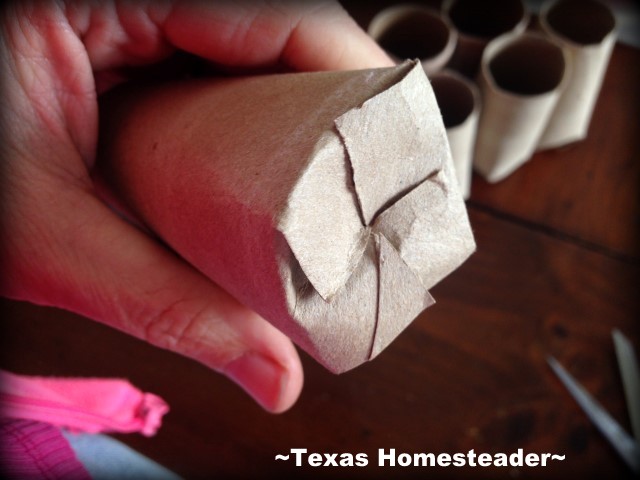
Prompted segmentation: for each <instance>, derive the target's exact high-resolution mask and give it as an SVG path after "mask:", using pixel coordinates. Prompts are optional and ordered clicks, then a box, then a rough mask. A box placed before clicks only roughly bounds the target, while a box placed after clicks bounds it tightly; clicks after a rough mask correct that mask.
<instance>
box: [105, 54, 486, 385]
mask: <svg viewBox="0 0 640 480" xmlns="http://www.w3.org/2000/svg"><path fill="white" fill-rule="evenodd" d="M100 125H101V136H100V147H99V149H98V151H99V152H100V157H99V159H98V163H97V168H98V175H99V176H100V177H101V178H103V179H104V181H105V182H106V184H107V185H109V186H110V188H111V189H112V190H113V195H115V196H116V197H117V198H119V199H120V200H121V201H122V202H123V203H124V204H126V205H127V207H128V209H129V211H130V212H132V213H133V214H134V215H135V216H136V217H138V218H139V219H140V221H141V222H142V223H143V224H144V225H146V226H147V227H148V228H149V229H150V230H152V231H153V232H155V233H156V234H157V235H158V236H160V237H161V238H162V239H163V241H164V242H166V243H167V245H169V246H170V247H171V248H173V249H174V250H175V251H176V252H177V253H178V254H180V255H181V256H182V257H183V258H184V259H185V260H187V261H188V262H189V263H191V264H192V265H194V266H195V267H196V268H198V269H199V270H200V271H201V272H203V273H204V274H205V275H207V276H208V277H209V278H211V279H212V280H213V281H215V282H216V283H217V284H218V285H220V286H221V287H222V288H224V289H226V290H227V291H228V292H229V293H231V294H232V295H233V296H235V297H236V298H237V299H238V300H239V301H241V302H242V303H244V304H245V305H247V306H249V307H251V308H252V309H254V310H255V311H257V312H258V313H259V314H260V315H262V316H263V317H264V318H266V319H267V320H268V321H269V322H271V323H272V324H273V325H274V326H276V327H277V328H279V329H280V330H281V331H282V332H284V333H285V334H286V335H288V336H289V337H290V338H291V339H292V340H293V341H294V342H296V343H297V344H298V345H299V346H300V347H301V348H303V349H304V350H306V351H307V352H308V353H309V354H310V355H312V356H313V357H314V358H316V360H318V361H319V362H320V363H322V364H323V365H324V366H326V367H327V368H328V369H329V370H331V371H333V372H336V373H339V372H343V371H346V370H349V369H351V368H353V367H355V366H357V365H359V364H361V363H362V362H365V361H367V360H370V359H372V358H373V357H375V356H376V355H377V354H378V353H380V352H381V351H382V350H383V349H384V348H385V347H386V346H387V345H388V344H389V343H390V342H391V341H392V340H393V339H394V338H395V337H396V336H397V335H398V334H399V333H400V332H401V331H402V330H403V329H404V328H405V327H406V326H407V325H408V324H409V323H410V322H411V321H412V320H413V319H414V318H415V317H416V316H417V315H418V314H419V313H420V312H421V311H422V310H423V309H425V308H426V307H428V306H430V305H431V304H433V302H434V300H433V298H432V297H431V295H430V294H429V291H428V290H429V289H430V288H431V287H432V286H433V285H435V284H436V283H437V282H439V281H440V280H441V279H442V278H444V277H445V276H446V275H447V274H449V273H450V272H451V271H453V270H454V269H455V268H456V267H457V266H458V265H460V264H461V263H462V262H463V261H464V260H465V259H466V258H467V256H469V255H470V254H471V252H472V251H473V249H474V248H475V244H474V241H473V236H472V233H471V229H470V226H469V222H468V218H467V215H466V210H465V206H464V201H463V199H462V196H461V195H460V192H459V189H458V186H457V182H456V179H455V174H454V172H453V165H452V160H451V155H450V152H449V149H448V145H447V139H446V134H445V130H444V126H443V125H442V119H441V117H440V113H439V111H438V107H437V104H436V101H435V98H434V96H433V92H432V90H431V88H430V85H429V82H428V80H427V79H426V76H425V73H424V71H423V70H422V67H421V66H420V64H419V63H417V62H405V63H403V64H402V65H399V66H397V67H392V68H385V69H374V70H362V71H350V72H318V73H296V74H280V75H263V76H254V77H234V78H226V79H200V80H191V81H185V82H179V83H173V84H168V85H161V86H156V87H150V86H148V85H144V86H142V87H140V88H138V89H133V90H128V91H127V90H126V89H125V90H120V91H117V90H116V91H114V92H112V93H111V94H109V95H108V96H107V97H105V98H104V99H103V102H102V105H101V119H100Z"/></svg>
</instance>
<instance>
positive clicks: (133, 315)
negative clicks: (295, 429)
mask: <svg viewBox="0 0 640 480" xmlns="http://www.w3.org/2000/svg"><path fill="white" fill-rule="evenodd" d="M37 183H38V184H39V189H38V192H37V194H35V195H34V194H33V192H31V193H32V194H31V195H29V196H27V195H22V196H21V198H22V199H24V198H28V201H26V202H25V201H21V202H20V203H16V204H15V205H12V208H11V210H10V212H11V215H10V216H8V217H9V218H8V222H5V227H7V232H8V233H9V234H10V235H8V236H7V239H6V240H7V241H6V242H3V244H2V249H3V250H5V251H4V252H2V253H3V255H2V257H3V258H2V259H3V261H4V262H3V263H4V264H5V265H4V266H5V273H7V275H5V276H4V277H3V285H2V291H3V293H5V294H6V295H7V296H11V297H13V298H19V299H23V300H28V301H32V302H35V303H39V304H45V305H53V306H57V307H62V308H66V309H69V310H72V311H74V312H77V313H80V314H82V315H84V316H87V317H90V318H93V319H95V320H98V321H100V322H103V323H105V324H107V325H110V326H112V327H115V328H117V329H119V330H122V331H124V332H126V333H129V334H131V335H134V336H136V337H138V338H141V339H143V340H146V341H148V342H150V343H152V344H154V345H156V346H159V347H162V348H166V349H169V350H172V351H174V352H177V353H179V354H182V355H185V356H188V357H191V358H193V359H195V360H197V361H199V362H201V363H203V364H205V365H207V366H208V367H210V368H212V369H214V370H217V371H219V372H222V373H224V374H225V375H227V376H228V377H229V378H231V379H232V380H234V381H235V382H236V383H238V384H239V385H240V386H241V387H242V388H243V389H244V390H245V391H246V392H247V393H249V394H250V395H251V396H252V397H253V398H254V399H255V400H256V401H257V402H258V403H259V404H260V405H262V406H263V407H264V408H265V409H266V410H268V411H271V412H274V413H276V412H282V411H284V410H286V409H288V408H289V407H291V406H292V405H293V403H294V402H295V401H296V399H297V398H298V396H299V394H300V390H301V388H302V378H303V375H302V367H301V365H300V359H299V357H298V354H297V352H296V350H295V348H294V347H293V345H292V343H291V341H290V340H289V339H288V338H287V337H286V336H285V335H284V334H282V333H281V332H280V331H278V330H277V329H276V328H275V327H273V326H271V325H270V324H269V323H267V322H266V321H265V320H264V319H262V318H261V317H260V316H258V315H257V314H256V313H254V312H252V311H251V310H249V309H248V308H246V307H244V306H243V305H241V304H240V303H238V302H237V301H236V300H235V299H233V298H232V297H231V296H230V295H229V294H227V293H226V292H225V291H223V290H222V289H221V288H219V287H218V286H217V285H215V284H213V283H212V282H211V281H209V280H208V279H207V278H205V277H204V276H203V275H202V274H200V273H199V272H197V271H196V270H195V269H193V268H192V267H191V266H189V265H188V264H187V263H186V262H184V261H183V260H181V259H180V258H178V257H177V256H175V255H174V254H173V253H171V252H169V251H168V250H166V249H164V248H163V247H162V246H160V245H159V243H157V242H156V241H154V240H153V239H151V238H150V237H148V236H147V235H145V234H144V233H142V232H141V231H139V230H138V229H136V228H135V227H133V226H131V225H130V224H128V223H126V222H125V221H123V220H122V219H120V218H119V217H118V216H116V215H115V214H114V213H112V211H111V210H110V209H109V208H108V207H106V206H105V205H104V204H103V203H102V202H101V201H100V200H99V199H98V198H97V197H96V196H95V195H94V194H93V192H92V191H91V189H90V188H78V187H77V186H73V188H70V186H69V185H68V183H67V184H59V185H56V181H55V180H50V179H49V180H48V181H47V182H42V181H41V182H37ZM12 219H19V220H17V221H11V220H12Z"/></svg>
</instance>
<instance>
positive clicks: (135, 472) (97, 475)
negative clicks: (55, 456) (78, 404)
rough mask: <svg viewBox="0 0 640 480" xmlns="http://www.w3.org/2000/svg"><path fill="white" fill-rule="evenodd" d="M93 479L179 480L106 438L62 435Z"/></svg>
mask: <svg viewBox="0 0 640 480" xmlns="http://www.w3.org/2000/svg"><path fill="white" fill-rule="evenodd" d="M63 435H64V437H65V438H66V439H67V440H68V441H69V443H70V444H71V448H73V450H74V452H75V453H76V456H77V457H78V460H80V462H81V463H82V464H83V465H84V467H85V468H86V469H87V471H88V472H89V475H91V477H92V478H93V479H94V480H112V479H123V480H134V479H135V480H181V477H179V476H178V475H176V474H175V473H173V472H172V471H170V470H168V469H166V468H165V467H163V466H162V465H160V464H158V463H156V462H154V461H153V460H151V459H150V458H148V457H145V456H144V455H142V454H140V453H138V452H136V451H135V450H133V449H132V448H129V447H128V446H127V445H125V444H124V443H122V442H119V441H117V440H115V439H113V438H111V437H109V436H107V435H100V434H98V435H90V434H72V433H68V432H63Z"/></svg>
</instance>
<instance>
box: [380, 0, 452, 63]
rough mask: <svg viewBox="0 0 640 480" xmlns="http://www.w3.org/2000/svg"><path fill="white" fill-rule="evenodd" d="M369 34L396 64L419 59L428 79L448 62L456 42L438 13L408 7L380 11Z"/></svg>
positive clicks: (425, 8)
mask: <svg viewBox="0 0 640 480" xmlns="http://www.w3.org/2000/svg"><path fill="white" fill-rule="evenodd" d="M368 33H369V35H370V36H371V37H372V38H373V39H374V40H375V41H376V42H378V44H379V45H380V46H381V47H382V48H384V49H385V50H386V52H387V53H388V54H389V56H391V58H393V59H394V60H396V61H401V60H405V59H414V58H417V59H419V60H420V62H421V63H422V67H423V68H424V71H425V72H426V73H427V75H430V74H432V73H434V72H437V71H438V70H440V69H441V68H442V67H444V65H445V64H446V63H447V62H448V61H449V59H450V58H451V55H452V54H453V51H454V48H455V45H456V38H457V35H456V32H455V31H454V30H453V29H452V28H451V26H450V25H449V23H448V22H447V20H446V19H445V18H443V17H442V16H441V15H440V14H439V12H438V11H436V10H432V9H430V8H427V7H422V6H419V5H409V4H405V5H396V6H393V7H389V8H386V9H384V10H382V11H380V12H379V13H378V14H377V15H376V16H375V17H374V18H373V19H372V20H371V23H370V24H369V28H368Z"/></svg>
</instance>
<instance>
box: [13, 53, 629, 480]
mask: <svg viewBox="0 0 640 480" xmlns="http://www.w3.org/2000/svg"><path fill="white" fill-rule="evenodd" d="M639 60H640V52H639V51H638V50H634V49H632V48H630V47H625V46H620V45H617V46H616V48H615V51H614V53H613V58H612V60H611V64H610V67H609V70H608V73H607V76H606V79H605V83H604V87H603V91H602V94H601V96H600V99H599V101H598V104H597V107H596V110H595V115H594V119H593V122H592V124H591V130H590V134H589V138H588V139H587V140H586V141H584V142H581V143H578V144H574V145H571V146H569V147H566V148H563V149H560V150H557V151H550V152H545V153H540V154H537V155H535V156H534V157H533V159H532V160H531V161H530V162H529V163H528V164H526V165H525V166H523V167H522V168H521V169H520V170H518V171H517V172H516V173H514V174H513V175H512V176H510V177H509V178H508V179H506V180H504V181H503V182H501V183H499V184H497V185H488V184H487V183H485V182H484V181H483V180H481V179H480V178H474V180H473V187H472V188H473V191H472V196H471V200H470V201H469V213H470V217H471V222H472V225H473V228H474V231H475V235H476V238H477V243H478V251H477V253H476V254H475V255H473V256H472V258H471V259H470V260H469V261H468V262H467V263H466V264H464V266H463V267H462V268H460V269H459V270H458V271H456V272H455V273H454V274H452V275H451V276H450V277H448V278H446V279H445V280H444V281H443V282H442V283H441V284H439V285H438V286H437V287H436V288H434V289H433V292H432V293H433V295H434V297H435V298H436V300H437V302H438V303H437V305H435V306H434V307H432V308H430V309H428V310H427V311H426V312H425V313H424V314H422V315H421V316H420V317H419V318H418V319H417V320H416V321H415V322H414V323H413V324H412V325H411V326H410V327H409V328H408V329H407V330H406V331H405V332H404V333H403V334H402V335H401V336H400V337H399V338H398V339H397V341H396V342H395V343H393V344H392V345H391V346H390V347H389V348H388V349H387V350H386V351H385V352H384V353H383V354H382V355H381V356H380V357H378V358H377V359H376V360H375V361H373V362H371V363H369V364H367V365H364V366H362V367H360V368H357V369H356V370H355V371H352V372H349V373H346V374H344V375H342V376H334V375H332V374H330V373H328V372H327V371H325V370H324V369H323V368H322V367H320V366H318V365H317V364H315V362H313V361H312V360H311V359H310V358H309V357H307V356H306V355H304V354H303V362H304V367H305V371H306V385H305V388H304V391H303V394H302V396H301V398H300V400H299V402H298V403H297V404H296V406H295V407H294V408H293V409H292V410H290V411H289V412H287V413H285V414H283V415H279V416H273V415H270V414H267V413H265V412H263V411H262V410H261V409H260V408H259V407H258V406H257V405H255V404H254V403H253V402H252V401H251V400H250V399H249V398H248V397H246V396H245V395H244V394H243V393H242V392H241V391H240V389H239V388H237V387H236V386H234V385H232V384H231V383H230V382H228V381H227V380H226V379H224V378H222V377H220V376H218V375H216V374H215V373H212V372H210V371H208V370H207V369H206V368H204V367H202V366H200V365H199V364H196V363H195V362H193V361H190V360H187V359H185V358H181V357H179V356H177V355H174V354H172V353H169V352H166V351H161V350H158V349H155V348H153V347H151V346H148V345H146V344H144V343H142V342H140V341H138V340H135V339H133V338H130V337H127V336H125V335H123V334H121V333H119V332H116V331H113V330H111V329H109V328H107V327H104V326H102V325H99V324H96V323H93V322H91V321H87V320H85V319H83V318H80V317H78V316H76V315H73V314H70V313H66V312H63V311H59V310H56V309H51V308H41V307H36V306H33V305H28V304H24V303H19V302H13V301H7V300H4V301H2V302H1V304H0V306H1V309H2V324H3V330H4V331H3V340H2V348H1V352H2V353H1V358H0V361H1V365H2V366H3V367H4V368H8V369H11V370H13V371H16V372H22V373H31V374H45V375H48V374H56V375H92V376H117V377H126V378H129V379H130V380H131V381H132V382H133V383H134V384H136V385H138V386H139V387H141V388H143V389H145V390H148V391H151V392H155V393H157V394H159V395H161V396H162V397H164V398H165V399H166V400H167V401H168V402H169V404H170V405H171V412H170V414H169V415H168V416H167V417H166V418H165V422H164V425H163V427H162V429H161V431H160V432H159V434H158V435H157V436H156V437H154V438H144V437H142V436H138V435H130V436H124V435H123V436H118V438H120V439H121V440H122V441H124V442H125V443H127V444H129V445H131V446H133V447H134V448H136V449H138V450H140V451H142V452H143V453H145V454H147V455H148V456H150V457H152V458H154V459H156V460H158V461H159V462H161V463H163V464H164V465H166V466H167V467H169V468H171V469H173V470H175V471H176V472H178V473H179V474H181V475H183V476H185V477H187V478H200V477H202V478H204V477H215V478H228V477H260V478H271V477H275V476H277V477H282V476H285V475H296V477H299V478H301V477H313V478H315V477H318V478H320V477H325V476H326V477H328V476H339V477H346V478H372V477H373V478H399V477H405V476H407V477H411V476H421V477H427V476H428V477H429V478H566V477H567V476H568V475H569V474H571V477H572V478H604V476H608V478H625V477H631V474H630V471H629V470H627V468H626V467H625V466H624V464H623V463H622V461H621V460H620V459H619V458H618V457H617V455H616V454H615V453H614V451H613V449H612V448H611V447H610V446H609V444H608V443H607V442H606V441H605V440H604V439H603V437H602V436H601V435H600V434H599V433H598V432H597V431H596V429H595V428H594V427H593V426H592V424H591V423H590V422H589V421H588V420H587V418H586V417H585V415H584V414H583V413H582V411H581V410H580V409H579V408H578V406H577V405H576V403H575V402H574V401H573V400H572V398H571V397H570V396H569V395H568V393H567V392H566V390H565V389H564V387H563V386H562V385H561V384H560V383H559V381H558V380H557V379H556V378H555V376H554V375H553V374H552V372H551V371H550V369H549V367H548V366H547V364H546V362H545V359H546V357H547V355H549V354H551V355H554V356H555V357H557V358H558V359H559V360H560V362H561V363H563V364H564V365H565V366H566V367H567V368H568V369H569V370H570V371H571V372H572V373H573V375H574V376H575V377H576V378H577V379H578V380H579V381H580V382H582V383H583V384H584V385H585V387H586V388H587V389H588V390H589V391H590V392H591V393H592V394H593V395H594V396H595V397H596V398H597V399H598V400H599V401H600V402H601V403H602V404H603V405H604V406H605V407H606V408H607V409H608V410H609V411H610V412H611V413H612V414H613V416H614V417H615V418H616V419H617V420H618V421H619V422H620V423H621V424H622V425H624V426H625V427H626V428H627V429H629V419H628V417H627V413H626V406H625V403H624V397H623V392H622V385H621V381H620V378H619V375H618V371H617V364H616V361H615V356H614V351H613V345H612V342H611V336H610V333H611V329H612V328H614V327H617V328H619V329H621V330H622V331H623V332H624V333H626V334H627V335H628V336H629V337H630V338H631V340H632V341H633V342H634V343H635V345H636V347H640V315H639V313H640V304H639V300H638V286H639V285H640V262H639V260H640V242H639V241H638V240H639V233H640V224H639V222H640V206H639V201H638V200H639V198H638V186H639V180H640V179H639V176H640V131H639V129H638V125H639V124H638V121H639V120H640V89H639V88H638V85H640V68H639V67H640V62H639ZM300 447H304V448H307V449H308V450H309V451H310V452H321V453H322V452H334V453H335V452H340V453H341V452H349V453H353V454H355V453H358V452H363V453H366V454H367V455H368V459H369V465H368V466H367V467H352V468H340V467H327V468H312V467H308V466H307V467H304V468H303V467H295V466H294V465H293V464H292V461H289V462H278V461H275V460H274V456H275V455H276V454H279V453H288V452H289V450H290V449H291V448H300ZM379 448H384V449H385V450H387V451H388V450H389V449H391V448H395V450H396V452H397V453H398V454H399V453H403V452H404V453H420V452H434V453H440V452H449V453H454V452H463V453H466V452H468V451H469V450H470V449H474V450H475V452H476V453H480V452H488V453H497V452H505V453H512V452H515V451H516V450H517V449H518V448H522V449H524V451H525V452H536V453H546V452H549V453H558V454H562V455H566V459H565V460H564V461H562V462H560V461H555V462H552V463H551V465H550V466H548V467H546V468H543V467H536V468H531V467H523V468H481V467H476V468H471V467H465V468H454V467H449V468H439V467H404V468H403V467H395V468H391V467H383V468H382V467H378V466H377V462H376V459H377V451H378V449H379Z"/></svg>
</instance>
